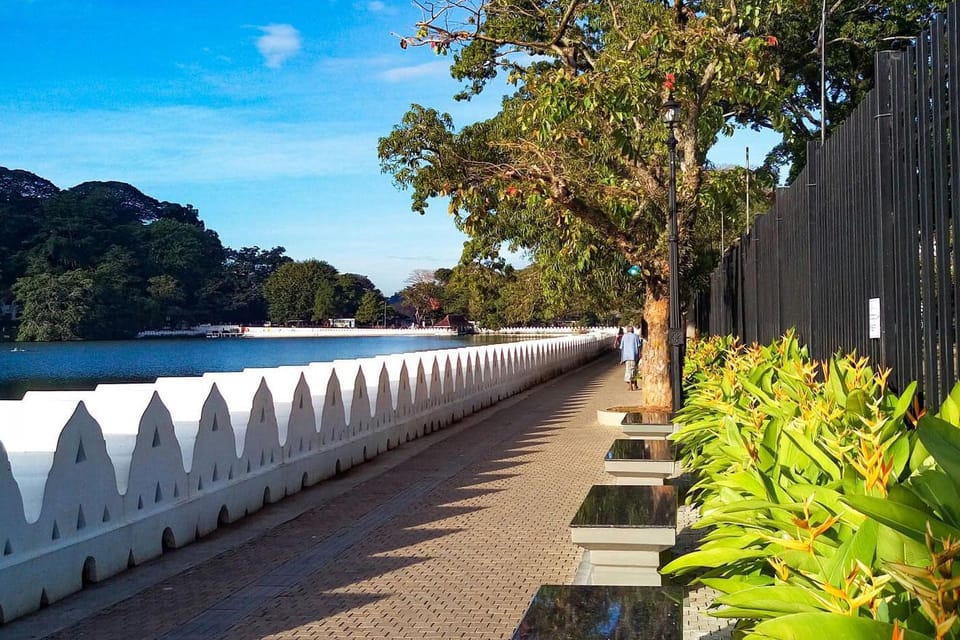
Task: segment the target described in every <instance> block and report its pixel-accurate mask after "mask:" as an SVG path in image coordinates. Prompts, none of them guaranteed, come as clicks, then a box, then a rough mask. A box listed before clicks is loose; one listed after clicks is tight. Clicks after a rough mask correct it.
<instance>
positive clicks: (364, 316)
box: [354, 289, 396, 327]
mask: <svg viewBox="0 0 960 640" xmlns="http://www.w3.org/2000/svg"><path fill="white" fill-rule="evenodd" d="M354 317H355V318H356V320H357V324H359V325H367V326H370V325H378V324H381V323H382V325H383V326H384V327H386V326H387V325H388V323H389V322H391V321H392V320H393V319H394V318H395V317H396V312H395V311H394V310H393V307H391V306H390V305H389V304H387V300H386V298H384V297H383V294H381V293H380V290H379V289H373V290H371V291H367V292H366V293H364V294H363V298H362V299H361V300H360V306H359V307H357V312H356V315H355V316H354Z"/></svg>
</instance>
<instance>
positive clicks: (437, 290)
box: [400, 269, 443, 326]
mask: <svg viewBox="0 0 960 640" xmlns="http://www.w3.org/2000/svg"><path fill="white" fill-rule="evenodd" d="M404 282H405V283H406V285H407V286H406V287H404V288H403V290H401V291H400V299H401V301H402V302H403V304H404V305H405V306H406V307H408V308H409V309H410V310H411V312H412V313H413V317H414V321H415V322H416V323H417V325H418V326H423V325H424V324H425V323H426V321H427V320H429V319H436V318H437V316H438V315H439V313H440V311H441V309H442V307H441V303H440V298H441V296H442V295H443V289H442V288H441V286H440V283H439V282H437V280H436V278H435V277H434V275H433V271H430V270H427V269H417V270H415V271H413V272H412V273H411V274H410V275H409V276H407V279H406V280H405V281H404Z"/></svg>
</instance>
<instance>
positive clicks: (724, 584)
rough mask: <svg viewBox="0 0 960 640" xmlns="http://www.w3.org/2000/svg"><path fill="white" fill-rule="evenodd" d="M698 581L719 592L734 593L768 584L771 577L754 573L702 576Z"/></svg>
mask: <svg viewBox="0 0 960 640" xmlns="http://www.w3.org/2000/svg"><path fill="white" fill-rule="evenodd" d="M700 582H702V583H703V584H704V585H706V586H708V587H710V588H711V589H716V590H717V591H719V592H721V593H736V592H738V591H744V590H747V589H756V588H757V587H766V586H770V584H771V582H772V578H770V576H764V575H759V576H757V575H754V576H736V577H733V578H702V579H701V580H700Z"/></svg>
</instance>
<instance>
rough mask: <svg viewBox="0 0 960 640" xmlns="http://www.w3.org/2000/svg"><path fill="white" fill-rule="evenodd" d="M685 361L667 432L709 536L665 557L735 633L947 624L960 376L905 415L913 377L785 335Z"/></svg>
mask: <svg viewBox="0 0 960 640" xmlns="http://www.w3.org/2000/svg"><path fill="white" fill-rule="evenodd" d="M690 362H691V363H692V364H690V366H689V367H688V369H687V371H686V375H687V380H688V383H689V385H690V387H689V389H690V399H689V400H688V403H687V405H686V406H685V408H684V409H683V410H682V411H681V412H680V415H679V416H678V420H679V421H680V422H681V423H682V424H683V428H682V429H681V431H680V432H679V433H678V434H677V436H676V440H677V441H678V442H679V443H681V445H682V458H683V460H684V462H685V464H686V465H687V466H688V467H690V468H695V469H697V472H698V474H699V477H700V479H699V481H698V483H697V484H696V485H695V487H694V490H693V492H692V496H693V497H692V500H693V501H694V502H695V503H696V504H697V505H698V506H699V507H700V510H701V513H702V518H701V520H700V521H699V522H698V524H697V526H699V527H702V528H707V529H709V533H707V535H706V536H705V537H704V539H703V543H702V544H701V546H700V548H699V549H698V550H696V551H694V552H693V553H691V554H688V555H685V556H682V557H680V558H678V559H677V560H675V561H674V562H672V563H671V564H670V565H668V566H667V567H665V569H664V570H665V571H668V572H674V573H679V574H682V573H688V572H691V571H694V570H696V571H698V572H700V580H701V581H702V582H703V583H705V584H707V585H709V586H711V587H714V588H716V589H718V590H719V591H720V592H721V593H722V594H723V595H721V596H720V597H719V598H718V599H717V601H716V603H715V605H716V606H717V607H718V608H717V610H716V612H715V613H716V615H719V616H726V617H734V618H738V619H739V620H740V621H739V627H740V630H741V632H742V633H743V635H744V637H746V638H781V639H787V638H797V639H802V638H812V637H814V634H817V635H818V636H819V635H822V634H823V633H828V634H830V633H832V634H835V635H836V636H838V637H844V638H868V637H869V638H874V637H893V638H938V639H940V638H957V637H960V628H958V626H957V625H956V624H955V622H956V620H957V617H958V603H960V575H957V573H955V571H954V563H955V560H956V558H957V556H958V555H960V463H958V460H960V428H958V426H960V386H958V387H957V388H955V389H954V390H953V391H952V392H951V394H950V396H949V397H948V398H947V399H946V400H945V401H944V403H943V406H942V407H941V410H940V413H939V416H929V415H918V414H922V412H920V411H919V410H918V408H917V403H916V401H915V398H914V392H915V385H914V384H911V385H910V386H909V387H908V388H907V389H905V390H904V392H903V393H902V394H900V395H896V394H893V393H891V392H889V391H888V390H887V389H886V386H885V383H886V377H887V373H886V372H881V373H875V372H873V371H872V370H871V369H870V367H869V366H868V365H867V363H866V361H865V360H864V359H860V358H856V357H854V356H839V355H838V356H835V357H834V358H832V359H831V360H830V361H828V362H825V363H814V362H811V361H810V360H809V358H808V357H807V355H806V353H805V351H804V349H802V348H801V347H800V346H799V345H798V344H797V342H796V339H795V337H794V336H793V335H792V334H787V336H785V337H784V338H783V339H782V340H780V341H779V342H777V343H774V344H773V345H770V346H768V347H759V346H756V345H754V346H751V347H743V346H741V345H739V344H737V343H736V342H735V341H733V340H730V339H711V340H709V341H705V342H702V343H698V344H695V345H693V346H692V348H691V358H690ZM911 411H913V413H911ZM914 425H916V427H915V428H914Z"/></svg>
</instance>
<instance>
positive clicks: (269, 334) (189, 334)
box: [136, 325, 584, 339]
mask: <svg viewBox="0 0 960 640" xmlns="http://www.w3.org/2000/svg"><path fill="white" fill-rule="evenodd" d="M583 331H584V329H582V328H580V327H570V326H552V327H504V328H502V329H477V330H472V331H463V330H459V331H458V330H457V329H454V328H447V327H423V328H407V329H392V328H387V329H384V328H380V327H370V328H362V327H358V328H346V327H247V326H241V325H200V326H197V327H192V328H190V329H162V330H155V331H141V332H139V333H138V334H137V336H136V337H137V338H138V339H163V338H327V337H329V338H347V337H358V338H362V337H378V336H388V337H389V336H414V337H416V336H457V335H529V336H551V335H557V336H560V335H571V334H575V333H582V332H583Z"/></svg>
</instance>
